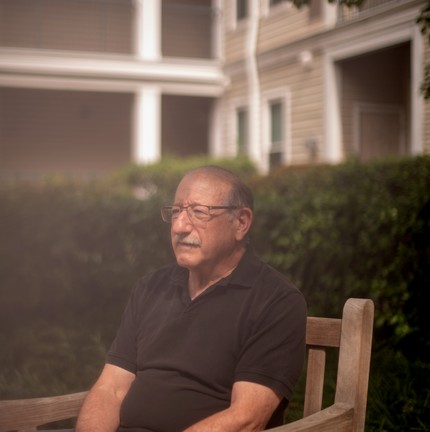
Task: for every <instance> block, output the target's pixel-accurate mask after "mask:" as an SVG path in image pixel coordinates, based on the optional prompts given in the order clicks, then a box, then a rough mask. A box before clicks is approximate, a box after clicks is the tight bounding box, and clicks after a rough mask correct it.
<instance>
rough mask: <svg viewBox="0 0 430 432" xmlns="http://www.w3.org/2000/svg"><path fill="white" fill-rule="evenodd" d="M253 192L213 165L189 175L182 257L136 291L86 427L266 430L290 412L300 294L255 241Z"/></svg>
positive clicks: (302, 309)
mask: <svg viewBox="0 0 430 432" xmlns="http://www.w3.org/2000/svg"><path fill="white" fill-rule="evenodd" d="M252 208H253V197H252V193H251V191H250V190H249V188H248V187H247V186H246V185H245V184H243V182H242V181H241V180H240V179H239V178H238V177H237V176H236V175H234V174H233V173H231V172H230V171H227V170H225V169H223V168H220V167H215V166H207V167H201V168H197V169H195V170H192V171H190V172H189V173H188V174H186V175H185V177H184V178H183V179H182V181H181V182H180V184H179V186H178V188H177V190H176V194H175V200H174V204H173V205H171V206H167V207H163V208H162V218H163V220H164V221H165V222H167V223H170V224H171V240H172V246H173V250H174V253H175V256H176V263H175V264H173V265H170V266H167V267H165V268H162V269H161V270H159V271H156V272H154V273H153V274H150V275H148V276H146V277H144V278H143V279H142V280H141V281H140V283H139V284H138V285H137V287H136V289H135V290H134V291H133V293H132V295H131V297H130V300H129V303H128V305H127V307H126V310H125V312H124V315H123V319H122V322H121V325H120V328H119V331H118V334H117V336H116V339H115V340H114V342H113V344H112V346H111V348H110V350H109V352H108V355H107V361H106V365H105V367H104V369H103V371H102V373H101V375H100V377H99V379H98V381H97V382H96V384H95V385H94V387H93V388H92V389H91V391H90V393H89V395H88V397H87V399H86V401H85V403H84V405H83V408H82V410H81V413H80V415H79V418H78V423H77V432H86V431H88V432H97V431H100V432H110V431H112V432H113V431H120V432H126V431H127V432H138V431H139V432H175V431H187V432H195V431H198V432H204V431H223V432H226V431H237V432H239V431H240V432H243V431H260V430H264V429H265V428H266V427H272V426H276V425H279V424H281V423H282V415H283V411H284V409H285V407H286V405H287V403H288V400H289V399H290V398H291V395H292V391H293V387H294V385H295V383H296V381H297V378H298V376H299V374H300V371H301V368H302V364H303V359H304V351H305V325H306V304H305V301H304V299H303V296H302V295H301V293H300V292H299V291H298V290H297V289H296V288H294V287H293V286H292V285H291V284H290V283H289V282H288V281H286V280H285V278H284V277H283V276H282V275H281V274H279V273H278V272H277V271H275V270H274V269H272V268H271V267H269V266H268V265H266V264H264V263H263V262H262V261H260V260H259V259H258V258H257V257H256V256H255V255H254V254H253V252H252V251H251V250H250V248H249V247H248V232H249V229H250V227H251V223H252V219H253V211H252Z"/></svg>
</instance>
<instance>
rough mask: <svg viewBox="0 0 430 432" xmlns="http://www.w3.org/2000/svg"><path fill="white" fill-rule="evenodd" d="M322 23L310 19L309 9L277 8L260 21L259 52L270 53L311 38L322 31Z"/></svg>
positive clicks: (289, 5)
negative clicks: (294, 42)
mask: <svg viewBox="0 0 430 432" xmlns="http://www.w3.org/2000/svg"><path fill="white" fill-rule="evenodd" d="M321 26H322V23H321V21H311V20H310V19H309V8H308V7H303V8H302V9H300V10H298V9H297V8H295V7H294V6H292V4H288V7H282V8H276V9H274V11H273V12H272V13H269V15H268V16H267V17H265V18H263V19H262V20H261V21H260V29H259V34H258V52H262V51H268V50H271V49H274V48H278V47H280V46H282V45H285V44H288V43H290V42H292V41H294V40H297V39H301V38H304V37H306V36H309V35H311V34H313V33H315V31H317V30H320V29H321Z"/></svg>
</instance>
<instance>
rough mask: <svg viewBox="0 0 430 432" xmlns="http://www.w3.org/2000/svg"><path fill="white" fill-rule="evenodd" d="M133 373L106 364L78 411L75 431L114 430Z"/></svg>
mask: <svg viewBox="0 0 430 432" xmlns="http://www.w3.org/2000/svg"><path fill="white" fill-rule="evenodd" d="M134 379H135V375H134V374H133V373H131V372H128V371H126V370H125V369H121V368H119V367H117V366H113V365H110V364H106V365H105V367H104V369H103V371H102V373H101V375H100V377H99V379H98V380H97V382H96V383H95V384H94V386H93V388H92V389H91V390H90V392H89V393H88V396H87V398H86V399H85V402H84V404H83V405H82V408H81V411H80V413H79V417H78V421H77V424H76V432H115V431H116V430H117V428H118V426H119V409H120V406H121V403H122V400H123V399H124V397H125V395H126V394H127V392H128V390H129V388H130V386H131V383H132V382H133V381H134Z"/></svg>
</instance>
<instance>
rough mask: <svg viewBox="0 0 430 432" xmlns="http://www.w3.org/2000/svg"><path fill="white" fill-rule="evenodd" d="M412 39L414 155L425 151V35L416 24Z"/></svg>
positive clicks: (412, 131) (412, 141)
mask: <svg viewBox="0 0 430 432" xmlns="http://www.w3.org/2000/svg"><path fill="white" fill-rule="evenodd" d="M412 31H413V35H412V40H411V66H410V67H411V88H410V92H411V101H410V104H411V120H410V123H411V124H410V152H411V154H412V155H417V154H421V153H423V152H424V142H423V130H424V98H423V96H422V94H421V90H420V87H421V84H422V81H423V79H424V74H423V64H424V46H423V36H422V34H421V32H420V30H419V28H418V26H414V29H413V30H412Z"/></svg>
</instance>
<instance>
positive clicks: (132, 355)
mask: <svg viewBox="0 0 430 432" xmlns="http://www.w3.org/2000/svg"><path fill="white" fill-rule="evenodd" d="M136 297H137V287H136V288H135V289H134V290H133V292H132V294H131V296H130V298H129V300H128V302H127V305H126V307H125V310H124V313H123V315H122V318H121V323H120V326H119V328H118V331H117V334H116V337H115V339H114V341H113V342H112V345H111V347H110V349H109V351H108V353H107V356H106V363H109V364H112V365H115V366H118V367H120V368H122V369H125V370H127V371H129V372H131V373H134V374H135V373H136V371H137V346H136V325H135V310H136V302H137V299H136Z"/></svg>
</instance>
